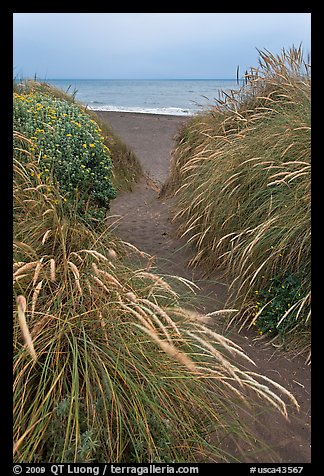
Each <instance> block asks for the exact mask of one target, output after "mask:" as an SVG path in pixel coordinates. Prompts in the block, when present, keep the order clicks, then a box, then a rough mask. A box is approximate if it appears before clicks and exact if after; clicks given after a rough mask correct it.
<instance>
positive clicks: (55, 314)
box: [13, 131, 298, 463]
mask: <svg viewBox="0 0 324 476" xmlns="http://www.w3.org/2000/svg"><path fill="white" fill-rule="evenodd" d="M14 136H15V141H16V142H15V144H18V145H16V146H15V149H14V244H13V247H14V262H13V283H14V285H13V290H14V298H15V305H14V316H13V317H14V389H13V402H14V428H13V433H14V448H13V453H14V460H15V461H17V462H25V463H27V462H34V463H39V462H48V461H50V462H53V463H54V462H107V461H109V462H119V463H120V462H123V463H125V462H171V461H175V462H180V461H181V462H193V461H198V460H200V461H201V460H203V461H206V460H207V459H208V458H209V460H212V461H217V462H220V461H235V460H237V459H235V458H234V456H233V455H230V454H228V453H227V451H226V450H225V448H224V446H222V442H223V441H224V440H227V441H232V444H233V445H234V446H237V448H241V447H244V448H248V449H249V451H251V453H250V454H252V453H253V451H255V450H257V449H259V450H260V449H261V448H262V447H263V445H264V444H265V443H264V442H256V441H255V439H253V435H252V434H251V432H250V430H249V424H248V423H249V419H248V418H247V420H246V421H247V423H245V422H244V419H242V412H243V409H244V413H245V414H247V415H248V413H249V411H252V410H251V408H253V401H254V400H255V401H257V403H258V405H260V404H261V405H268V406H269V407H271V408H272V409H273V408H274V409H276V411H279V412H281V413H282V414H283V415H284V416H287V410H288V408H289V406H290V405H294V406H297V407H298V404H297V402H296V401H295V399H294V397H293V396H292V395H291V394H290V393H289V392H287V391H286V390H285V389H283V388H282V387H280V386H279V385H278V384H276V383H275V382H272V381H270V380H268V379H265V378H264V377H263V376H262V375H259V374H258V373H256V372H254V371H247V370H246V365H252V368H254V366H253V363H252V362H251V361H250V359H249V358H248V357H247V356H245V354H244V353H243V351H242V349H240V347H238V346H237V345H236V344H234V343H233V342H231V341H230V340H228V339H226V338H224V337H222V336H221V335H218V334H216V333H214V332H212V331H211V330H210V329H209V328H208V327H207V326H206V325H205V324H204V323H203V322H204V317H203V316H200V315H197V314H195V313H193V312H189V311H187V310H186V309H183V308H181V307H180V306H179V299H178V295H177V293H176V292H175V291H174V290H173V288H172V286H171V285H170V283H168V282H166V281H165V279H163V278H162V277H160V276H158V274H157V273H156V271H155V270H154V269H151V264H152V261H151V259H150V257H149V256H148V255H146V254H145V253H143V252H141V251H139V250H136V249H134V247H132V246H131V245H129V244H127V243H124V242H122V241H121V240H119V239H117V238H116V237H114V236H113V235H112V234H111V232H110V230H109V228H107V227H105V226H102V227H96V228H91V227H89V226H88V225H87V224H86V223H85V222H84V221H82V220H80V217H79V213H77V211H76V206H77V204H76V202H75V201H74V200H73V199H72V198H71V197H70V199H67V198H66V196H65V195H64V194H62V193H61V191H60V189H59V187H58V186H57V183H56V182H55V181H53V182H51V181H50V180H49V177H48V176H46V175H42V173H41V171H40V160H41V159H40V158H39V156H38V155H35V154H33V153H32V152H31V151H30V145H31V139H28V138H26V137H24V136H23V135H22V134H21V133H20V132H19V131H16V132H15V133H14ZM17 141H18V142H17ZM138 256H139V257H140V259H141V262H142V265H141V266H140V267H139V266H132V265H130V264H129V263H130V262H131V261H132V257H136V260H135V259H134V262H137V263H138ZM126 263H128V264H126ZM174 279H176V278H174ZM182 282H183V281H182ZM251 405H252V407H251ZM211 433H213V439H212V440H211V438H210V435H211ZM238 454H239V450H238ZM236 458H238V459H240V456H236ZM242 458H243V456H242Z"/></svg>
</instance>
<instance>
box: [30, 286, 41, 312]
mask: <svg viewBox="0 0 324 476" xmlns="http://www.w3.org/2000/svg"><path fill="white" fill-rule="evenodd" d="M42 285H43V280H41V281H39V283H38V284H37V286H36V288H35V291H34V292H33V297H32V310H31V315H32V317H33V315H34V312H35V307H36V302H37V298H38V295H39V293H40V290H41V289H42Z"/></svg>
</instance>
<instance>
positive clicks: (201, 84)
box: [46, 79, 239, 116]
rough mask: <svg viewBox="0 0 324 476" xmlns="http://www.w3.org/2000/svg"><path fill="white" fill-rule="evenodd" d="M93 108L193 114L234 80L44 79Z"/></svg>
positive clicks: (228, 87)
mask: <svg viewBox="0 0 324 476" xmlns="http://www.w3.org/2000/svg"><path fill="white" fill-rule="evenodd" d="M46 82H48V83H50V84H53V85H54V86H56V87H58V88H60V89H62V90H63V91H67V90H68V91H69V93H73V92H74V91H75V90H76V91H77V92H76V96H75V97H76V99H77V100H78V101H79V102H81V103H82V104H84V105H86V106H88V107H89V109H93V110H101V111H122V112H139V113H151V114H171V115H177V116H183V115H184V116H186V115H193V114H195V113H197V112H200V111H202V110H204V109H206V108H209V107H211V106H212V105H213V104H215V99H218V98H219V95H220V94H221V91H223V90H225V91H227V92H228V91H230V90H231V89H234V90H236V89H238V88H239V85H238V84H237V81H236V80H233V79H163V80H158V79H154V80H147V79H139V80H138V79H136V80H130V79H118V80H117V79H46Z"/></svg>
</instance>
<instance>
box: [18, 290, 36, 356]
mask: <svg viewBox="0 0 324 476" xmlns="http://www.w3.org/2000/svg"><path fill="white" fill-rule="evenodd" d="M17 306H18V321H19V326H20V329H21V332H22V335H23V339H24V341H25V344H26V347H27V349H28V351H29V353H30V355H31V357H32V359H33V360H34V361H35V362H36V360H37V356H36V352H35V349H34V344H33V340H32V338H31V335H30V332H29V329H28V325H27V322H26V316H25V313H26V307H27V303H26V299H25V297H24V296H22V295H19V296H18V297H17Z"/></svg>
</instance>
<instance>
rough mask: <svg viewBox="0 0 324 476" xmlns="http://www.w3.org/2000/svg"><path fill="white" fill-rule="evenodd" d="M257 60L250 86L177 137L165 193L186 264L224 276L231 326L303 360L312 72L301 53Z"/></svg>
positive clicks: (262, 56)
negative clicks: (294, 350) (250, 329)
mask: <svg viewBox="0 0 324 476" xmlns="http://www.w3.org/2000/svg"><path fill="white" fill-rule="evenodd" d="M259 53H260V60H259V66H258V68H251V71H250V73H249V74H247V75H246V80H247V84H246V85H245V86H244V87H243V88H241V89H240V90H239V91H238V92H232V93H231V94H226V96H225V98H224V99H223V100H219V101H218V103H217V104H216V105H215V107H213V108H212V109H210V110H208V111H206V112H204V113H201V114H199V115H197V116H195V117H194V118H193V119H192V120H191V121H190V123H188V125H186V126H185V128H184V129H183V130H182V131H181V133H180V134H179V137H178V145H177V147H176V148H175V149H174V151H173V159H172V168H171V173H170V177H169V180H168V182H167V184H166V185H165V187H164V193H168V194H170V195H174V196H175V199H176V205H175V209H174V219H175V220H176V221H177V223H178V225H179V234H180V235H181V236H185V237H187V239H188V242H191V243H193V244H194V245H195V247H196V252H195V254H194V256H193V258H192V260H191V264H192V265H197V264H198V263H203V264H204V266H205V267H206V268H207V269H209V270H212V269H213V268H214V267H218V268H223V269H224V270H226V272H227V274H228V277H229V279H230V281H231V289H232V296H231V299H232V302H235V307H237V306H239V308H240V309H241V311H240V312H239V313H238V314H236V315H235V316H234V319H236V320H237V319H240V320H241V322H242V326H244V325H246V324H248V325H251V324H252V323H253V324H255V325H256V327H257V328H258V329H259V332H260V333H268V334H269V335H272V336H273V335H274V334H276V339H277V341H278V342H280V343H281V344H282V343H283V344H284V345H286V346H288V347H287V348H289V347H291V346H293V345H295V344H296V343H297V347H298V349H299V351H302V352H307V353H309V347H310V339H309V334H310V234H311V233H310V204H311V200H310V193H311V190H310V189H311V187H310V140H311V138H310V101H311V84H310V83H311V79H310V65H309V64H308V63H305V61H304V60H303V52H302V50H301V48H298V49H296V48H291V49H290V50H289V51H285V50H283V51H282V52H281V54H280V55H276V56H275V55H273V54H271V53H270V52H268V51H264V52H262V51H261V52H259ZM287 286H288V288H287ZM287 289H289V292H288V294H287ZM230 322H231V323H232V322H233V319H232V320H231V321H230ZM279 337H280V341H279ZM296 339H297V340H296ZM308 355H309V354H308Z"/></svg>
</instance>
